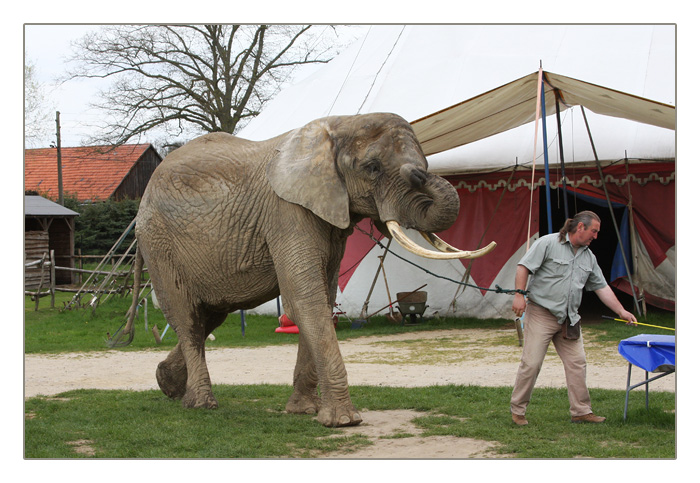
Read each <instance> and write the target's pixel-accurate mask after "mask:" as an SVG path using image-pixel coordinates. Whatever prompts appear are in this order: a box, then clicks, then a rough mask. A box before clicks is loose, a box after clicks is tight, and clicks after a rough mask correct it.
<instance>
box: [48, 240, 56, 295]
mask: <svg viewBox="0 0 700 483" xmlns="http://www.w3.org/2000/svg"><path fill="white" fill-rule="evenodd" d="M50 263H51V268H50V271H49V274H50V276H51V282H50V284H49V291H50V292H51V308H54V305H55V303H56V257H55V256H54V251H53V250H51V262H50Z"/></svg>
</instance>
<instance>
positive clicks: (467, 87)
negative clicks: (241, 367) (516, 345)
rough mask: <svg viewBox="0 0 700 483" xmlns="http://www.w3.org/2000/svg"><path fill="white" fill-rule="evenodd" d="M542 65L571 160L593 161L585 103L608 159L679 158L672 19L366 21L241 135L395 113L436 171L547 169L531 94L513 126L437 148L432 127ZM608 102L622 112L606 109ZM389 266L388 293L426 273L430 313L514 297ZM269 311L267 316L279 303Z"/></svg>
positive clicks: (367, 280) (368, 270)
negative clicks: (358, 34)
mask: <svg viewBox="0 0 700 483" xmlns="http://www.w3.org/2000/svg"><path fill="white" fill-rule="evenodd" d="M540 66H542V68H543V69H544V70H545V71H546V76H547V77H548V78H549V79H550V81H551V83H552V85H554V86H556V87H559V88H560V89H562V90H564V91H566V90H568V91H569V92H565V93H564V103H563V104H562V105H561V109H562V115H561V118H562V123H563V126H562V129H563V135H562V138H563V144H564V157H565V160H566V162H567V163H579V162H587V161H592V160H594V159H595V157H594V152H593V149H592V146H591V143H590V140H589V134H588V132H587V131H586V129H585V126H584V121H583V119H582V114H581V110H580V108H577V107H573V106H575V105H576V104H581V103H582V104H584V105H588V109H590V110H587V113H586V119H587V120H588V122H589V124H590V129H591V134H592V136H593V138H594V140H595V154H596V155H597V157H598V158H599V159H600V160H603V161H604V160H618V159H621V158H626V157H629V158H639V159H644V160H673V159H675V130H674V127H675V107H674V103H675V27H674V26H671V25H591V26H585V25H548V26H538V25H508V26H497V25H449V26H448V25H439V26H436V25H409V26H401V25H388V26H387V25H385V26H369V27H368V28H367V32H366V35H365V36H363V37H362V38H360V39H359V40H358V41H357V42H355V43H354V44H353V45H351V46H350V47H349V48H348V49H347V50H346V51H345V52H343V53H342V54H340V55H339V56H338V57H337V58H335V59H334V60H333V61H332V62H330V63H329V64H327V65H324V66H323V67H320V68H318V69H317V70H315V71H314V72H312V73H311V74H309V75H307V76H305V77H304V78H303V79H300V80H299V81H298V82H297V83H296V84H294V85H292V86H291V87H289V88H287V89H285V90H284V91H282V92H281V93H280V94H279V95H278V96H277V97H276V98H275V99H274V100H273V101H271V102H270V103H269V104H268V105H267V106H266V108H265V109H264V111H263V112H262V113H261V114H260V115H259V116H258V117H257V118H255V119H254V120H253V121H251V122H250V123H249V124H248V125H247V126H246V127H245V128H244V129H243V130H242V131H241V132H240V133H238V135H239V136H241V137H244V138H247V139H252V140H263V139H268V138H271V137H273V136H276V135H279V134H281V133H283V132H286V131H289V130H291V129H294V128H296V127H299V126H302V125H304V124H305V123H307V122H309V121H311V120H314V119H317V118H320V117H324V116H329V115H348V114H358V113H367V112H394V113H397V114H399V115H401V116H403V117H404V118H406V119H407V120H408V121H410V122H412V123H413V125H414V128H415V129H416V132H417V134H418V135H419V139H421V141H422V142H423V141H424V140H425V141H426V144H425V149H426V152H427V153H428V154H430V153H435V154H430V155H429V156H428V161H429V165H430V168H429V169H430V170H431V171H433V172H436V173H439V174H446V175H447V174H459V173H467V172H473V171H476V170H484V169H489V170H492V169H497V168H505V167H509V166H512V165H514V164H516V163H517V164H519V165H528V164H531V163H532V162H533V159H534V162H535V163H536V164H537V165H541V164H542V163H543V142H542V139H541V134H540V137H536V136H535V132H536V131H535V125H534V122H533V121H532V119H534V115H535V110H536V102H535V101H534V99H535V94H536V90H535V91H534V92H531V93H530V94H529V96H530V97H532V99H533V100H532V101H528V100H527V99H526V100H525V101H523V102H524V103H527V102H530V103H531V106H530V113H529V114H528V109H527V106H525V107H524V108H522V109H521V110H520V112H519V114H518V116H520V117H518V118H517V119H515V118H516V117H517V116H515V115H508V116H503V117H502V118H501V119H502V120H503V121H506V120H507V121H508V122H510V123H511V124H507V123H506V124H507V125H506V126H505V128H504V126H502V125H501V122H490V123H489V122H486V124H487V125H485V127H484V128H483V129H482V130H481V131H480V132H479V133H478V134H477V135H473V133H472V130H470V129H469V128H468V127H467V128H466V129H464V130H463V132H462V134H465V133H467V134H465V135H463V136H460V135H453V136H451V137H450V136H447V138H449V139H447V141H445V139H444V138H443V139H442V141H445V142H441V143H438V144H437V145H435V146H430V143H429V142H428V140H429V139H431V138H433V137H434V136H433V134H434V133H432V131H431V130H433V128H434V127H435V126H432V125H431V122H433V121H435V120H436V119H440V116H442V117H443V118H444V119H440V121H441V122H442V121H446V120H448V119H449V120H450V121H455V122H458V120H459V119H460V118H463V117H464V116H467V117H468V116H469V115H470V114H472V113H473V111H474V109H473V106H477V105H478V104H479V102H480V100H485V101H489V102H488V103H486V102H484V103H482V104H484V105H487V106H488V108H489V109H496V108H495V107H494V105H495V104H494V102H495V101H494V100H493V97H495V96H491V97H492V98H491V99H488V98H489V93H492V92H494V91H495V90H497V89H499V88H501V89H503V88H505V87H508V86H510V87H511V88H512V91H513V92H514V93H515V94H514V95H522V92H523V89H528V88H530V86H532V88H533V89H535V88H536V82H533V75H534V76H536V74H537V70H538V68H539V67H540ZM533 72H534V73H535V74H533ZM535 80H536V79H535ZM516 87H517V89H516ZM550 87H551V86H550ZM606 95H607V96H609V98H608V100H607V102H606V99H605V96H606ZM497 97H498V99H501V100H502V99H503V98H504V97H506V96H502V95H500V96H497ZM545 99H546V103H547V113H552V112H553V111H554V104H553V95H552V93H551V89H549V90H548V91H547V95H546V97H545ZM601 99H603V102H602V103H601ZM470 102H471V104H469V103H470ZM625 103H627V104H626V105H625ZM614 105H620V106H621V107H619V109H617V110H616V109H612V110H611V108H612V107H614ZM570 106H571V107H570ZM460 107H463V108H462V111H463V112H462V113H461V115H460V114H459V111H460ZM640 109H641V111H640ZM642 111H643V112H642ZM640 116H641V118H640ZM645 116H646V117H645ZM625 117H627V119H626V118H625ZM514 119H515V120H514ZM640 121H642V122H640ZM648 122H651V123H650V124H648ZM523 123H524V124H523ZM467 125H468V123H467ZM438 127H439V124H438ZM546 127H547V131H548V132H549V133H550V142H551V140H553V139H554V138H555V137H556V131H557V125H556V119H555V116H552V115H550V116H549V117H548V118H547V126H546ZM456 134H459V133H456ZM470 134H471V135H472V137H469V135H470ZM421 137H422V138H421ZM451 146H455V147H454V148H451ZM552 153H554V155H555V156H558V150H557V149H556V147H555V148H554V149H552V148H551V147H550V157H551V156H552ZM552 162H558V159H554V160H550V163H552ZM415 239H416V241H418V237H416V238H415ZM488 241H489V240H485V243H488ZM461 248H465V249H473V248H476V247H470V246H468V247H461ZM394 249H395V250H396V252H397V253H400V254H401V255H402V256H404V257H406V258H407V259H409V260H412V261H413V262H415V263H416V264H419V265H421V266H422V267H423V268H425V269H426V270H429V271H431V272H434V273H439V274H441V275H442V276H446V277H447V278H451V279H457V280H459V279H460V278H461V277H462V275H463V274H464V267H463V266H462V264H461V263H460V262H457V261H455V262H444V261H427V260H422V259H420V260H417V259H415V257H413V256H412V255H410V254H407V253H406V252H403V251H402V250H401V249H400V248H399V247H395V248H394ZM524 249H525V248H524V247H523V249H522V250H519V251H517V252H515V253H514V254H513V256H512V257H511V258H510V259H509V260H508V261H506V262H505V263H504V264H503V266H502V267H501V268H502V269H501V270H500V272H499V274H498V276H497V277H496V279H495V280H494V281H493V284H494V285H496V284H497V285H500V286H503V287H510V286H512V284H513V280H512V277H513V273H514V270H515V265H516V264H517V261H518V260H519V258H520V257H521V256H522V254H523V253H521V252H524ZM381 253H382V251H381V249H380V248H378V247H375V248H374V249H373V250H372V251H371V252H370V253H369V255H368V256H367V257H365V259H364V260H363V261H362V262H361V263H360V264H359V265H358V266H357V268H356V270H355V273H354V275H353V276H352V278H351V280H350V281H349V283H348V284H347V286H346V287H345V289H344V290H343V291H342V293H339V297H338V302H340V304H341V309H342V310H344V311H346V312H348V313H351V314H358V313H359V311H360V309H361V307H362V304H363V302H364V301H365V298H366V297H367V292H368V288H369V285H370V284H371V280H372V279H373V278H374V276H375V274H376V271H377V257H378V256H379V255H380V254H381ZM674 254H675V249H674ZM673 265H674V266H675V258H674V260H673ZM385 268H386V272H387V275H388V277H389V278H388V284H389V286H390V292H391V295H395V293H396V292H402V291H410V290H414V289H415V288H417V287H418V286H420V285H422V283H423V282H424V281H429V286H428V288H427V290H428V292H429V305H430V309H429V312H430V313H433V312H438V313H441V314H445V315H447V314H458V315H475V316H479V317H498V316H501V317H506V316H509V312H508V308H509V305H510V300H509V297H506V296H504V295H502V294H486V295H484V294H483V293H481V292H479V291H478V290H471V289H468V290H465V291H464V292H463V293H462V294H461V295H460V297H459V300H458V302H457V303H456V304H455V297H454V296H455V293H456V292H457V290H456V289H455V285H454V284H453V283H452V282H450V281H446V280H442V279H438V278H434V277H429V276H427V275H426V274H425V273H424V272H423V271H422V270H420V269H417V268H416V267H414V266H411V265H408V264H406V263H405V262H404V261H401V260H399V259H397V258H396V257H391V256H390V257H388V258H387V260H386V262H385ZM388 297H389V295H388V294H387V293H386V290H384V291H383V292H382V291H380V290H376V289H375V290H374V292H373V294H372V297H371V299H370V306H369V311H370V312H372V311H373V310H376V309H379V308H380V307H382V306H383V305H386V304H387V303H388ZM261 310H262V311H268V312H272V311H273V310H276V305H273V304H269V305H266V306H265V307H263V308H261Z"/></svg>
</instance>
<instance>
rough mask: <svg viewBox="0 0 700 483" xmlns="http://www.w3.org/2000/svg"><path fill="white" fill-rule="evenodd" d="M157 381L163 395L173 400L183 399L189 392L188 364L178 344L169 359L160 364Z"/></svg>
mask: <svg viewBox="0 0 700 483" xmlns="http://www.w3.org/2000/svg"><path fill="white" fill-rule="evenodd" d="M156 380H157V381H158V386H159V387H160V390H161V391H163V393H164V394H165V395H166V396H168V397H171V398H173V399H182V397H183V396H184V395H185V392H186V391H187V364H186V363H185V358H184V356H183V355H182V350H181V349H180V343H179V342H178V343H177V345H176V346H175V348H174V349H173V350H172V351H171V352H170V354H168V357H167V358H166V359H165V360H164V361H163V362H161V363H160V364H158V369H157V370H156Z"/></svg>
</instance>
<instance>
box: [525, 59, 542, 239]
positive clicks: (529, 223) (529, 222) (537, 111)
mask: <svg viewBox="0 0 700 483" xmlns="http://www.w3.org/2000/svg"><path fill="white" fill-rule="evenodd" d="M541 84H542V61H540V70H539V72H538V74H537V86H538V87H537V88H536V91H535V92H537V102H536V103H535V142H534V147H533V153H532V178H531V180H530V210H529V211H528V218H527V250H529V249H530V236H531V230H530V228H531V226H532V197H533V195H534V193H535V161H536V160H537V128H538V126H539V120H540V99H539V97H540V93H541V92H542V91H541V90H540V88H539V86H540V85H541Z"/></svg>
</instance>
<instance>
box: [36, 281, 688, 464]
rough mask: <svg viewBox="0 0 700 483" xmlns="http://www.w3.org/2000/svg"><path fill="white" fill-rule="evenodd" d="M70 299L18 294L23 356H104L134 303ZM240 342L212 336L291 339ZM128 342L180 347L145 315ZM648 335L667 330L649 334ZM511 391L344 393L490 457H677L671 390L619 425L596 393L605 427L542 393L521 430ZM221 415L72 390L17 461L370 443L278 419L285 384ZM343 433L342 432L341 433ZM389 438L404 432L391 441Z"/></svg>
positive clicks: (237, 396)
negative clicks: (472, 444) (153, 330)
mask: <svg viewBox="0 0 700 483" xmlns="http://www.w3.org/2000/svg"><path fill="white" fill-rule="evenodd" d="M70 296H71V295H70V294H59V295H58V298H57V304H56V307H57V308H55V309H50V308H48V299H42V301H41V303H40V309H39V310H38V311H34V303H33V302H31V301H30V300H29V298H28V297H25V320H24V329H25V330H24V333H25V340H24V344H25V353H60V352H84V351H105V350H108V348H107V346H106V344H105V338H106V334H107V332H110V333H114V332H116V330H117V329H118V328H119V327H120V326H121V325H122V324H123V323H124V314H125V313H126V309H127V308H128V306H129V299H128V298H125V299H121V298H118V297H113V298H112V299H110V300H109V301H107V302H106V303H104V304H101V305H100V306H99V307H98V309H97V310H96V311H95V313H94V314H93V313H92V311H90V310H87V309H81V310H70V311H61V310H60V309H59V308H60V307H62V306H63V304H62V301H67V300H69V299H70ZM148 319H149V325H150V326H152V325H153V324H154V323H155V324H157V325H158V327H159V329H160V331H161V332H162V330H163V328H164V327H165V321H164V319H163V316H162V314H161V313H160V312H159V311H156V310H152V309H151V308H150V307H149V314H148ZM246 321H247V327H246V329H245V336H243V335H242V334H241V323H240V315H239V314H231V315H230V316H229V320H227V321H226V322H225V323H224V325H223V326H222V327H220V328H219V329H217V330H216V331H215V335H216V340H215V341H210V342H209V343H208V344H209V345H210V346H212V347H214V346H220V347H223V346H227V347H234V346H262V345H271V344H293V343H296V342H297V340H298V336H295V335H281V334H276V333H274V328H275V327H277V325H278V324H277V319H276V317H270V316H253V315H249V316H247V317H246ZM647 322H648V323H650V324H654V325H663V326H669V327H673V326H674V319H673V314H663V313H661V314H655V315H653V317H650V318H649V319H647ZM504 324H511V326H512V321H508V320H479V319H436V320H431V321H430V323H428V324H422V325H419V326H411V327H402V326H399V325H396V324H391V323H389V322H387V321H386V320H384V318H383V317H380V318H375V319H372V321H371V322H370V323H369V324H367V325H366V326H364V327H363V328H362V329H361V330H353V329H351V328H350V322H349V321H347V320H342V319H341V322H340V323H339V324H338V330H337V334H338V338H339V339H348V338H353V337H359V336H366V335H375V334H390V333H397V332H405V331H419V330H435V329H446V330H447V329H455V328H482V329H483V328H486V329H488V328H493V329H496V328H501V327H503V325H504ZM136 327H137V333H136V337H135V339H134V341H133V342H132V344H131V345H130V346H128V347H125V348H122V349H119V350H124V351H134V350H143V349H151V350H154V349H155V350H168V349H170V348H171V347H172V346H173V345H174V344H175V343H176V335H175V333H174V331H172V330H170V331H169V332H168V334H166V337H165V338H164V340H163V342H162V344H160V345H156V344H155V341H154V338H153V336H152V335H151V334H150V333H149V332H147V331H146V329H145V326H144V322H143V316H142V315H141V316H140V318H139V321H138V322H137V325H136ZM591 329H592V330H593V331H594V334H595V338H596V340H597V341H609V343H610V344H615V345H616V344H617V342H618V341H619V340H620V339H622V338H626V337H630V336H632V335H635V334H637V333H640V331H639V329H634V328H630V327H627V326H625V325H624V324H620V323H618V322H613V321H601V322H600V323H597V324H593V325H592V326H591ZM644 332H646V333H668V332H665V331H662V330H655V329H650V328H645V329H644ZM511 389H512V388H510V387H497V388H490V387H476V386H431V387H423V388H388V387H369V386H352V387H351V388H350V393H351V396H352V398H353V402H354V403H355V405H356V407H357V408H358V409H360V410H361V411H362V410H364V411H368V410H369V411H379V410H389V409H413V410H417V411H420V412H421V416H419V417H418V418H416V420H415V421H414V423H415V424H416V425H417V426H418V427H420V428H421V429H422V431H423V433H422V434H421V437H423V436H431V435H451V436H456V437H461V438H475V439H479V440H484V441H489V442H494V443H496V451H497V452H498V453H501V454H503V455H507V456H508V457H515V458H528V459H529V458H581V457H583V458H625V459H626V458H630V459H632V458H633V459H638V458H644V459H650V458H653V459H656V458H670V459H672V458H674V457H675V455H676V442H675V441H676V427H675V426H676V418H675V405H676V395H675V393H670V392H654V393H653V395H652V399H651V406H650V410H649V411H648V412H647V411H646V410H645V409H644V392H643V390H637V391H633V392H632V394H631V399H630V410H629V414H628V419H627V421H623V420H622V406H623V404H624V391H613V390H600V389H592V390H591V393H592V397H593V398H594V400H595V403H596V411H597V412H599V413H600V414H604V415H606V416H608V420H607V421H606V423H605V424H603V425H575V424H571V423H570V422H569V415H568V400H567V395H566V390H564V389H549V388H537V389H535V394H534V396H533V399H534V400H536V401H537V404H534V403H533V405H532V406H531V409H530V410H529V411H528V419H529V420H530V421H531V424H530V425H529V426H527V427H524V428H521V427H516V426H515V425H513V424H512V423H511V421H510V414H509V413H508V410H507V408H508V400H509V398H510V391H511ZM214 391H215V393H216V395H217V399H218V401H219V409H217V410H215V411H208V410H185V409H183V408H182V407H181V405H180V403H179V402H178V401H172V400H170V399H168V398H167V397H165V396H164V395H163V394H162V393H161V392H160V391H144V392H134V391H101V390H78V391H70V392H67V393H63V394H61V395H59V396H56V397H50V398H42V397H37V398H29V399H27V400H26V401H25V405H24V406H25V408H24V413H25V421H24V437H25V441H24V443H25V447H24V455H25V457H26V458H31V459H35V458H86V457H93V458H94V457H97V458H290V457H291V458H314V457H318V456H319V455H323V454H326V453H328V452H336V451H348V452H351V451H353V450H354V449H357V448H361V447H363V446H366V445H369V444H371V441H369V440H368V439H367V438H366V437H365V436H362V435H353V436H342V435H343V433H342V430H338V429H329V428H324V427H323V426H321V425H320V424H319V423H318V422H316V421H315V419H314V417H313V416H307V415H290V414H285V413H284V406H285V403H286V401H287V398H288V397H289V394H290V393H291V386H287V385H254V386H228V385H219V386H216V387H215V388H214ZM338 435H341V437H338ZM394 437H397V438H398V437H403V435H401V434H396V435H395V436H394Z"/></svg>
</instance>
